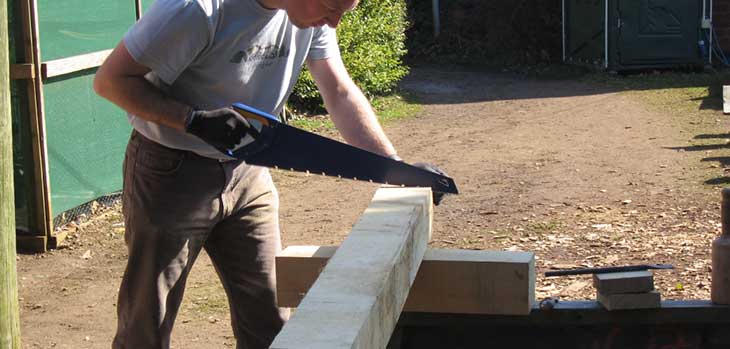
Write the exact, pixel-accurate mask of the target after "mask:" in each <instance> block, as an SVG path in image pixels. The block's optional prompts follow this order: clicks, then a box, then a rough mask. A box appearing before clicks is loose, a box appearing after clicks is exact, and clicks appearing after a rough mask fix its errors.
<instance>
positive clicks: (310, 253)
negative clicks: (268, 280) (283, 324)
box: [276, 246, 535, 315]
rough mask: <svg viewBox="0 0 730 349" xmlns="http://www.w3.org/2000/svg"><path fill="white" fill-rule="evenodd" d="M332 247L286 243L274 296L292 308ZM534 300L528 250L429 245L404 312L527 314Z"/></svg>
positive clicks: (531, 260) (531, 259)
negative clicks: (437, 247)
mask: <svg viewBox="0 0 730 349" xmlns="http://www.w3.org/2000/svg"><path fill="white" fill-rule="evenodd" d="M336 250H337V247H335V246H321V247H320V246H290V247H287V248H286V249H285V250H284V251H282V252H281V253H280V254H279V255H278V256H277V257H276V278H277V299H278V302H279V306H281V307H296V306H298V305H299V302H300V301H301V299H302V298H303V297H304V295H305V294H306V292H307V290H308V289H309V287H310V286H311V285H312V284H313V283H314V281H315V280H316V278H317V276H318V275H319V273H320V271H321V270H322V269H323V268H324V266H325V265H326V264H327V260H328V258H330V257H331V256H332V255H333V254H334V253H335V251H336ZM534 300H535V255H534V254H533V253H531V252H507V251H473V250H456V249H448V250H445V249H443V250H442V249H428V250H426V254H425V255H424V256H423V262H422V263H421V267H420V268H419V269H418V274H417V275H416V280H415V282H414V283H413V286H412V287H411V292H410V294H409V295H408V299H407V301H406V305H405V307H404V309H403V311H409V312H428V313H456V314H504V315H527V314H529V313H530V311H531V310H532V306H533V304H534Z"/></svg>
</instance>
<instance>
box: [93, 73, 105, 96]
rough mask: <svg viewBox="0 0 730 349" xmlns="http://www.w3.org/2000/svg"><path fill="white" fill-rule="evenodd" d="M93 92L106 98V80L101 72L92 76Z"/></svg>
mask: <svg viewBox="0 0 730 349" xmlns="http://www.w3.org/2000/svg"><path fill="white" fill-rule="evenodd" d="M93 87H94V92H96V94H97V95H99V96H101V97H104V98H107V93H108V91H107V90H108V87H107V81H106V79H105V78H104V76H103V74H100V73H99V72H97V73H96V75H95V76H94V83H93Z"/></svg>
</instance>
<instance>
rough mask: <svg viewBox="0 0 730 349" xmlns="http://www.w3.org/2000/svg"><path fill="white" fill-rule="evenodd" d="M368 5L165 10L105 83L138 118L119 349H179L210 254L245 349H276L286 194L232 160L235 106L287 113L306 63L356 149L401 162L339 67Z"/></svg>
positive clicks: (336, 2) (240, 125)
mask: <svg viewBox="0 0 730 349" xmlns="http://www.w3.org/2000/svg"><path fill="white" fill-rule="evenodd" d="M356 4H357V0H226V1H223V0H157V1H156V2H155V3H153V4H152V6H151V7H150V8H149V9H148V11H147V12H146V13H145V15H144V16H143V17H142V18H141V19H140V21H139V22H138V23H136V24H135V25H134V26H133V27H132V28H131V29H130V30H129V31H128V32H127V34H126V35H125V37H124V38H123V40H122V41H121V42H120V43H119V45H118V46H117V47H116V48H115V49H114V51H113V52H112V53H111V55H110V56H109V58H107V60H106V62H105V63H104V64H103V65H102V66H101V67H100V68H99V70H98V72H97V74H96V79H95V81H94V89H95V90H96V92H97V93H98V94H99V95H101V96H103V97H105V98H107V99H109V100H110V101H112V102H113V103H115V104H117V105H118V106H120V107H121V108H123V109H124V110H126V111H127V112H128V113H129V120H130V123H131V124H132V126H133V127H134V131H133V132H132V136H131V138H130V141H129V144H128V146H127V151H126V156H125V161H124V189H123V210H124V216H125V224H126V225H125V227H126V233H125V240H126V242H127V245H128V249H129V259H128V262H127V268H126V271H125V273H124V278H123V280H122V284H121V286H120V290H119V300H118V304H117V316H118V326H117V333H116V336H115V338H114V342H113V344H112V346H113V347H114V348H135V349H143V348H168V347H169V343H170V333H171V331H172V326H173V322H174V320H175V316H176V314H177V312H178V309H179V306H180V301H181V299H182V296H183V291H184V287H185V281H186V279H187V276H188V273H189V271H190V268H191V267H192V265H193V263H194V261H195V259H196V257H197V256H198V254H199V252H200V250H201V249H202V248H205V249H206V252H207V253H208V254H209V256H210V258H211V260H212V262H213V264H214V266H215V268H216V271H217V272H218V275H219V277H220V279H221V282H222V284H223V286H224V288H225V290H226V293H227V296H228V300H229V305H230V308H231V322H232V326H233V330H234V334H235V336H236V340H237V347H238V348H266V347H268V345H269V344H270V343H271V342H272V340H273V338H274V336H275V335H276V334H277V333H278V332H279V330H280V329H281V327H282V325H283V323H284V321H285V320H286V318H287V317H288V313H287V312H286V311H285V310H283V309H279V308H277V307H276V303H275V296H274V292H275V277H274V256H275V254H276V253H277V252H278V251H279V250H280V249H281V242H280V238H279V226H278V196H277V193H276V189H275V187H274V185H273V183H272V181H271V177H270V175H269V172H268V170H267V169H265V168H262V167H257V166H249V165H247V164H245V163H244V162H242V161H239V160H235V159H232V158H230V157H228V156H227V155H224V153H223V151H225V150H227V149H231V148H233V147H234V146H235V145H236V144H237V143H239V141H240V140H241V138H242V137H243V136H245V135H246V132H247V129H248V128H249V125H248V123H247V122H246V120H245V119H243V118H242V117H241V116H240V115H239V114H237V113H236V112H235V111H233V110H232V109H230V107H229V106H230V105H231V104H233V103H236V102H241V103H244V104H247V105H250V106H252V107H255V108H257V109H260V110H264V111H267V112H270V113H272V114H278V113H279V112H280V111H281V110H282V108H283V106H284V103H285V101H286V98H287V97H288V95H289V93H290V92H291V89H292V86H293V84H294V83H295V82H296V80H297V76H298V74H299V72H300V70H301V68H302V66H303V64H305V63H306V64H307V66H308V68H309V70H310V72H311V73H312V76H313V78H314V80H315V81H316V83H317V86H318V88H319V90H320V92H321V95H322V97H323V99H324V102H325V106H326V108H327V110H328V111H329V112H330V114H331V115H332V119H333V121H334V123H335V125H336V127H337V128H338V130H339V131H340V133H341V134H342V135H343V137H344V138H345V140H346V141H347V142H348V143H350V144H352V145H354V146H357V147H360V148H363V149H367V150H369V151H372V152H375V153H379V154H382V155H386V156H391V157H394V158H397V155H396V151H395V149H394V148H393V146H392V144H391V143H390V141H389V140H388V138H387V137H386V136H385V134H384V132H383V130H382V128H381V127H380V125H379V124H378V122H377V119H376V117H375V115H374V113H373V110H372V108H371V107H370V105H369V103H368V101H367V99H366V98H365V97H364V96H363V94H362V92H361V91H360V90H359V88H357V87H356V86H355V84H354V83H353V82H352V80H351V79H350V77H349V75H348V74H347V72H346V70H345V67H344V65H343V63H342V61H341V59H340V55H339V50H338V47H337V42H336V39H335V31H334V29H332V28H335V27H336V26H337V24H338V23H339V21H340V19H341V17H342V15H343V14H344V12H346V11H348V10H350V9H352V8H354V7H355V6H356Z"/></svg>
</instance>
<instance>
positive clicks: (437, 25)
mask: <svg viewBox="0 0 730 349" xmlns="http://www.w3.org/2000/svg"><path fill="white" fill-rule="evenodd" d="M431 10H432V11H433V37H434V38H435V37H438V36H439V33H440V32H441V19H440V18H439V0H431Z"/></svg>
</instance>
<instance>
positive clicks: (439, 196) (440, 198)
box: [413, 162, 449, 206]
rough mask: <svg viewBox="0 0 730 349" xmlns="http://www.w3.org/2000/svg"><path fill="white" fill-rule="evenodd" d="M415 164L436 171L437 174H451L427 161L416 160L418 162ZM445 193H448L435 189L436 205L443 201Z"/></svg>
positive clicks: (434, 200)
mask: <svg viewBox="0 0 730 349" xmlns="http://www.w3.org/2000/svg"><path fill="white" fill-rule="evenodd" d="M413 166H416V167H418V168H422V169H424V170H426V171H431V172H433V173H436V174H440V175H442V176H447V177H448V176H449V175H447V174H446V172H444V171H443V170H441V169H440V168H438V167H436V165H434V164H429V163H427V162H416V163H414V164H413ZM444 195H446V193H441V192H437V191H434V192H433V204H434V205H436V206H438V205H439V204H440V203H441V200H442V199H443V198H444Z"/></svg>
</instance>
